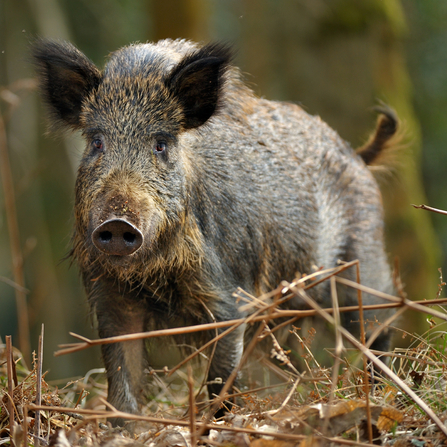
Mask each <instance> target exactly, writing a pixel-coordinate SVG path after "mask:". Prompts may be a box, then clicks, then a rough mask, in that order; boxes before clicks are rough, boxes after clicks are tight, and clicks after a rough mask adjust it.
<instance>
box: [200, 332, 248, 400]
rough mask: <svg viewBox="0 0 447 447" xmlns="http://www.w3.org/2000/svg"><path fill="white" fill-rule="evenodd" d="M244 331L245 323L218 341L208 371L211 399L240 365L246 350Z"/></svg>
mask: <svg viewBox="0 0 447 447" xmlns="http://www.w3.org/2000/svg"><path fill="white" fill-rule="evenodd" d="M244 332H245V325H242V326H240V327H239V328H238V329H236V330H235V331H233V332H231V333H230V334H228V335H227V336H226V337H224V338H222V339H221V340H219V341H218V342H217V346H216V350H215V352H214V356H213V358H212V360H211V365H210V369H209V372H208V386H207V388H208V394H209V397H210V399H212V398H213V397H215V395H219V393H220V391H221V390H222V388H223V386H224V385H225V382H226V380H227V379H228V377H229V376H230V374H231V373H232V372H233V370H234V368H236V367H237V366H238V365H239V362H240V360H241V357H242V353H243V350H244ZM220 379H221V381H220ZM229 392H231V389H230V390H229Z"/></svg>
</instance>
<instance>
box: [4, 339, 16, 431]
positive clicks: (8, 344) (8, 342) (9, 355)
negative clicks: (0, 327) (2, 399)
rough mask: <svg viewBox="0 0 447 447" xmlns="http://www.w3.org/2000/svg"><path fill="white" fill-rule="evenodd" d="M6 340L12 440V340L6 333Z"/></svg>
mask: <svg viewBox="0 0 447 447" xmlns="http://www.w3.org/2000/svg"><path fill="white" fill-rule="evenodd" d="M5 342H6V369H7V373H8V374H7V375H8V396H9V399H8V413H9V437H10V439H11V440H12V439H13V435H14V401H13V391H14V386H13V378H12V376H13V374H12V364H13V363H14V359H13V357H12V342H11V336H10V335H7V336H6V337H5Z"/></svg>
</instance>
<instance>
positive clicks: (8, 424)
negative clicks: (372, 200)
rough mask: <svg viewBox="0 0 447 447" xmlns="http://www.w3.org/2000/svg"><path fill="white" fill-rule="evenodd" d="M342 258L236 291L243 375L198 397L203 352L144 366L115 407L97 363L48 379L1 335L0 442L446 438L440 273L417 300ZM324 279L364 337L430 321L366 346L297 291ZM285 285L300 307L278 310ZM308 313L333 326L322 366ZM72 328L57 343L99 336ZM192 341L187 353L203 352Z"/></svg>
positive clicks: (258, 445)
mask: <svg viewBox="0 0 447 447" xmlns="http://www.w3.org/2000/svg"><path fill="white" fill-rule="evenodd" d="M347 268H356V266H355V263H351V264H346V265H343V266H340V267H339V268H336V269H332V270H326V271H321V270H320V271H317V272H314V273H313V274H312V275H307V276H304V277H302V278H299V279H296V280H295V281H294V282H293V283H283V284H281V287H279V288H278V289H276V290H274V291H272V293H270V294H268V296H263V297H259V298H255V297H252V296H249V295H248V294H246V293H244V292H243V291H241V290H240V291H238V298H240V300H241V305H242V306H243V307H245V310H247V309H248V308H250V307H251V308H252V309H251V310H250V315H251V316H250V317H248V318H247V319H245V320H242V321H241V320H234V321H233V322H229V323H228V329H227V330H229V331H230V330H234V329H236V328H237V327H238V326H239V325H240V324H244V323H245V324H252V325H254V326H255V328H257V329H256V330H255V335H254V337H253V339H252V341H250V343H249V344H248V346H247V347H246V353H245V354H244V356H243V357H242V360H241V365H240V368H238V369H237V370H235V371H234V377H236V374H239V373H240V371H239V369H241V370H242V376H243V377H244V378H245V379H246V380H242V381H240V382H238V383H244V386H243V387H242V388H241V389H238V388H236V387H234V386H232V387H231V388H230V385H231V383H230V382H231V381H230V380H229V381H227V382H228V386H226V387H224V389H223V392H222V393H221V395H219V396H215V397H214V399H213V400H207V395H206V392H205V391H204V389H205V387H204V385H205V384H204V383H203V380H202V379H201V377H200V376H202V377H203V376H204V374H203V370H204V368H203V361H202V364H200V365H201V366H200V367H199V368H196V370H193V368H192V367H191V366H189V364H190V363H188V364H186V366H185V365H181V367H179V368H177V367H175V368H171V369H168V368H167V367H166V368H163V369H160V370H150V371H149V370H148V371H146V372H147V374H148V375H150V376H152V377H151V380H150V383H151V385H150V388H149V389H148V394H149V395H150V400H149V403H148V405H147V407H145V408H143V409H142V412H141V414H139V415H130V414H125V413H121V412H119V411H118V410H116V409H114V408H113V407H111V406H110V405H109V404H108V403H107V402H106V395H107V387H106V384H105V374H104V371H103V370H93V371H90V372H88V373H87V375H86V376H85V377H83V378H79V379H76V380H71V381H69V382H68V383H63V384H62V387H60V384H59V386H56V385H55V384H48V383H47V382H46V381H45V374H42V371H41V368H42V351H40V356H39V353H38V354H37V355H35V357H34V365H33V368H32V370H31V371H29V370H28V369H27V368H25V367H24V366H23V362H22V361H21V354H20V352H19V351H18V350H16V349H14V348H13V347H12V346H11V343H10V339H9V337H8V340H6V343H5V344H1V345H0V445H11V441H12V442H13V444H14V445H15V446H16V447H19V446H26V445H39V444H40V445H41V446H47V445H50V446H61V447H62V446H63V447H67V446H87V447H90V446H107V447H112V446H142V445H146V446H152V447H165V446H166V447H168V446H169V447H170V446H184V447H192V446H196V445H199V446H202V445H203V446H205V445H206V446H219V445H227V446H238V447H239V446H240V447H248V446H250V447H292V446H298V445H299V446H323V445H362V446H366V445H394V446H396V447H403V446H416V447H431V446H438V445H445V444H447V393H446V386H447V350H446V345H447V331H446V330H445V320H447V313H446V312H445V311H444V310H443V308H442V307H441V306H440V304H442V303H443V302H446V301H447V300H445V299H439V295H440V294H441V285H442V284H443V283H442V279H441V285H440V288H439V294H438V297H436V299H434V300H432V301H424V302H419V303H415V302H411V301H409V300H408V299H407V298H406V296H405V295H404V293H403V292H402V290H401V287H400V284H399V280H398V278H395V285H396V289H397V290H398V292H399V293H398V296H396V297H391V296H389V295H386V294H383V293H380V292H375V291H373V290H371V289H368V288H366V287H364V286H361V285H360V284H358V283H356V282H350V281H348V280H346V279H343V278H341V277H340V276H338V274H339V273H340V272H341V271H342V270H346V269H347ZM323 280H324V281H330V283H331V287H332V292H333V296H334V298H336V292H335V291H336V287H335V285H336V283H342V284H344V285H345V286H346V287H352V288H354V289H357V291H358V294H359V298H360V301H359V316H360V322H361V327H366V326H368V325H369V330H368V334H369V339H371V338H374V337H376V336H377V335H379V334H380V333H381V332H382V331H384V330H390V329H389V328H394V325H393V323H394V322H395V321H396V320H398V319H399V318H400V317H401V315H402V314H403V313H404V312H405V311H406V310H408V309H412V310H415V311H417V312H422V313H424V315H427V316H428V322H429V323H430V330H429V331H428V332H427V333H426V334H423V335H422V336H419V335H416V334H405V333H403V332H402V333H401V335H402V337H408V338H411V340H412V343H411V345H410V347H408V348H405V349H398V348H395V349H394V350H393V351H392V352H387V353H383V352H378V351H372V350H371V349H370V348H369V345H368V343H365V342H364V334H361V336H360V341H359V340H357V339H356V338H354V337H353V336H352V335H351V334H349V332H347V331H346V330H345V329H344V328H343V327H341V325H340V323H339V321H340V318H339V316H340V312H343V311H344V310H345V309H344V308H340V309H338V308H337V306H336V305H335V306H334V308H331V309H321V308H320V307H319V306H318V304H317V303H315V302H313V301H312V300H311V299H310V298H309V295H308V294H307V293H306V290H308V289H310V288H312V287H314V286H315V285H316V284H317V283H319V282H321V281H323ZM365 293H369V294H375V295H376V296H378V297H380V298H382V299H383V301H384V302H386V303H387V304H383V305H381V306H382V307H383V306H385V307H386V306H388V307H391V308H392V307H394V308H397V309H398V310H397V312H389V318H388V319H387V321H385V322H382V323H381V324H378V323H377V322H367V321H363V312H364V311H365V310H367V309H368V306H363V305H362V299H361V297H362V294H365ZM294 296H299V297H300V298H301V299H303V300H305V301H307V304H308V307H309V310H306V311H285V310H281V307H280V305H281V304H282V303H284V302H285V301H287V300H288V299H290V298H291V297H294ZM334 303H336V299H335V300H334ZM381 306H376V308H377V307H381ZM433 306H437V308H435V307H433ZM351 310H352V309H351ZM309 315H318V317H319V318H320V319H324V320H326V322H327V323H329V324H330V325H331V326H332V328H333V331H334V332H333V334H332V339H333V338H334V335H335V343H334V342H332V345H334V348H333V349H328V350H327V352H328V353H329V356H330V357H331V358H332V362H331V363H332V366H331V367H330V368H325V367H323V366H321V365H320V364H319V361H318V355H317V354H318V353H319V351H321V348H320V349H318V348H317V346H321V341H318V340H316V339H315V330H314V329H313V328H312V327H310V329H308V330H307V331H306V336H305V337H304V336H303V335H302V334H301V333H300V331H299V329H298V328H297V327H295V326H293V324H292V323H294V322H295V321H298V320H299V319H300V318H302V317H303V316H309ZM278 322H280V323H278ZM285 327H287V329H286V330H287V331H288V332H289V334H291V335H292V336H293V337H295V338H296V341H297V345H296V346H297V347H296V349H295V348H294V349H293V350H285V349H284V347H283V346H282V345H281V344H280V343H279V342H278V339H277V335H278V334H279V332H280V331H277V330H278V329H281V328H285ZM207 329H208V330H209V328H207ZM184 330H185V332H187V331H189V330H191V328H184ZM392 330H395V331H397V330H398V329H395V328H394V329H392ZM166 332H168V333H167V334H166ZM161 335H163V336H164V335H170V334H169V331H164V332H162V333H160V331H154V332H151V333H146V334H140V335H139V337H140V338H143V337H144V338H151V337H152V338H153V337H157V336H161ZM76 337H77V338H78V340H79V343H73V344H71V345H68V346H63V347H61V348H62V349H61V351H59V352H58V353H57V354H59V355H62V354H68V353H70V352H74V351H76V350H80V349H85V348H88V347H89V346H91V345H94V344H100V343H101V341H99V340H88V339H86V338H84V337H81V336H76ZM278 338H279V336H278ZM261 339H266V340H269V348H268V351H267V352H266V351H265V349H264V356H260V354H259V352H258V354H255V353H256V352H257V351H255V350H254V348H255V346H256V344H257V343H258V341H259V340H261ZM362 340H363V342H362ZM40 345H42V343H41V344H40ZM347 347H352V348H351V349H347ZM199 351H200V349H199V350H196V351H195V355H196V356H197V355H198V354H201V355H202V356H204V354H203V352H202V353H199ZM204 352H206V351H204ZM250 354H251V356H249V355H250ZM193 356H194V355H193ZM193 356H191V357H193ZM208 357H209V354H208ZM296 357H299V359H300V361H299V363H300V368H299V370H298V369H296V367H295V364H296V362H294V361H293V359H294V358H296ZM291 359H292V360H291ZM187 360H189V358H188V359H187ZM182 363H184V362H182ZM193 364H194V363H193ZM205 364H206V361H205ZM371 364H374V365H375V366H374V368H371V366H370V365H371ZM196 365H197V363H196ZM242 367H243V368H242ZM205 369H206V368H205ZM197 370H198V371H202V374H197ZM377 371H380V374H379V373H378V372H377ZM241 386H242V385H241ZM366 397H367V398H366ZM219 408H224V409H226V410H228V411H227V412H226V414H225V416H223V417H222V418H220V419H216V418H214V416H213V415H214V414H215V411H216V410H217V409H219ZM10 415H14V417H10ZM113 417H115V418H116V417H120V418H123V419H125V420H126V421H127V422H126V423H125V425H124V427H112V426H111V424H110V422H108V419H110V418H113Z"/></svg>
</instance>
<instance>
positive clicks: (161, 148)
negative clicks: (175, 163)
mask: <svg viewBox="0 0 447 447" xmlns="http://www.w3.org/2000/svg"><path fill="white" fill-rule="evenodd" d="M167 147H168V145H167V144H166V142H164V141H157V142H156V143H155V146H154V152H155V153H156V154H161V153H162V152H165V151H166V148H167Z"/></svg>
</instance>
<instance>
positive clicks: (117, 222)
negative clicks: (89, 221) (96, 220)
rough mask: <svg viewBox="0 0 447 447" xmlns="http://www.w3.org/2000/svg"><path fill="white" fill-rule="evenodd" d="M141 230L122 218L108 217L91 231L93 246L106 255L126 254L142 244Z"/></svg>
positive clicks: (129, 253) (133, 251)
mask: <svg viewBox="0 0 447 447" xmlns="http://www.w3.org/2000/svg"><path fill="white" fill-rule="evenodd" d="M143 240H144V237H143V234H142V233H141V231H140V230H139V229H138V228H137V227H135V226H133V225H132V224H131V223H129V222H127V221H126V220H124V219H109V220H107V221H105V222H104V223H102V224H101V225H99V227H97V228H96V229H95V230H94V231H93V233H92V241H93V244H95V247H96V248H97V249H98V250H100V251H102V252H103V253H105V254H107V255H115V256H126V255H131V254H132V253H135V252H136V251H137V250H138V249H139V248H140V247H141V246H142V245H143Z"/></svg>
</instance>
